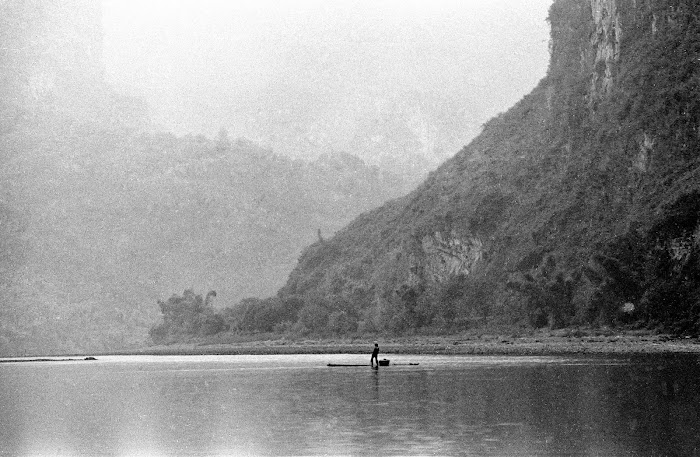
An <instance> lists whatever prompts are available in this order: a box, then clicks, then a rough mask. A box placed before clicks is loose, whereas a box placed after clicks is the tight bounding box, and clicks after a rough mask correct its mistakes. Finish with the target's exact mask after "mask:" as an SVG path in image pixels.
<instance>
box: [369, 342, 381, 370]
mask: <svg viewBox="0 0 700 457" xmlns="http://www.w3.org/2000/svg"><path fill="white" fill-rule="evenodd" d="M378 355H379V343H374V351H372V358H371V359H369V364H370V365H372V368H374V363H375V362H376V363H377V368H379V360H377V356H378Z"/></svg>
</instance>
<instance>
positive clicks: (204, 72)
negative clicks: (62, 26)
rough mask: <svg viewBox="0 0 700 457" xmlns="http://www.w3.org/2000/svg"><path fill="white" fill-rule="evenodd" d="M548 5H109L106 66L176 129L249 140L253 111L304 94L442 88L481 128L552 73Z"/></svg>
mask: <svg viewBox="0 0 700 457" xmlns="http://www.w3.org/2000/svg"><path fill="white" fill-rule="evenodd" d="M551 3H552V1H551V0H457V1H438V0H429V1H407V0H400V1H340V0H306V1H301V0H296V1H270V0H263V1H260V0H256V1H227V0H208V1H207V0H196V1H189V0H186V1H173V0H149V1H142V0H104V13H103V16H104V27H105V48H104V55H105V61H106V62H105V63H106V71H107V77H108V80H109V81H110V82H111V83H113V84H115V85H116V86H117V87H130V88H132V89H134V90H135V91H136V92H138V93H141V94H143V95H145V96H146V97H147V99H148V101H149V102H150V103H151V105H152V107H153V114H154V117H155V118H156V120H157V121H158V122H159V123H161V124H162V125H164V126H166V127H168V128H171V129H174V130H176V131H178V132H179V133H184V132H187V131H190V132H194V133H198V132H201V131H204V133H207V134H211V133H212V132H215V131H216V130H218V128H219V127H220V126H221V125H224V126H226V127H227V128H229V130H230V131H232V133H233V135H235V136H237V135H239V134H242V135H244V134H245V133H246V132H245V130H246V117H250V116H251V115H252V114H251V113H253V112H254V111H255V110H256V109H268V110H269V109H275V107H276V106H277V104H279V105H281V106H291V105H293V104H294V103H296V102H297V101H298V99H299V96H298V94H299V93H304V94H307V95H305V97H306V98H305V100H306V102H305V103H310V106H306V105H304V106H302V107H301V109H307V108H308V109H314V104H316V103H317V102H314V100H316V101H318V103H319V104H323V103H344V104H347V103H348V100H349V99H352V97H353V94H358V96H359V95H361V94H367V93H372V94H378V95H379V96H384V95H391V94H392V93H397V92H405V91H408V90H415V91H418V92H426V93H434V94H438V95H439V96H441V97H451V98H454V99H455V100H459V101H460V102H462V103H464V104H465V105H470V106H469V111H470V112H471V113H474V114H473V116H474V117H478V118H479V119H475V120H474V121H475V122H478V123H479V124H480V123H483V122H484V121H486V120H487V119H488V118H489V117H491V116H493V115H494V114H496V113H498V112H500V111H504V110H505V109H507V108H508V107H509V106H511V105H512V104H513V103H514V102H515V101H517V100H518V99H519V98H521V97H522V96H523V95H524V94H526V93H527V92H529V91H530V90H531V89H532V88H533V87H534V85H535V84H536V83H537V81H538V80H539V79H540V78H541V77H543V76H544V74H545V71H546V67H547V63H548V57H549V54H548V40H549V27H548V24H547V22H546V17H547V10H548V8H549V6H550V4H551ZM290 94H296V95H290ZM341 95H342V96H341ZM309 100H312V101H311V102H309Z"/></svg>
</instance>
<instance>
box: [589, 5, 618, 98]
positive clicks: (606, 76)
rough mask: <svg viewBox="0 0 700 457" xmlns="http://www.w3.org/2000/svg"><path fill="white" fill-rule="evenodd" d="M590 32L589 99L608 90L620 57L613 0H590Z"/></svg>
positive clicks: (602, 94)
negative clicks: (591, 22)
mask: <svg viewBox="0 0 700 457" xmlns="http://www.w3.org/2000/svg"><path fill="white" fill-rule="evenodd" d="M591 14H592V19H593V33H592V34H591V47H590V50H591V53H592V54H593V75H592V77H591V88H590V96H591V101H594V100H596V99H599V98H601V97H604V96H606V95H608V94H610V91H611V89H612V86H613V79H614V66H615V63H616V62H617V61H618V59H619V58H620V41H621V40H622V23H621V21H620V14H619V13H618V10H617V0H591Z"/></svg>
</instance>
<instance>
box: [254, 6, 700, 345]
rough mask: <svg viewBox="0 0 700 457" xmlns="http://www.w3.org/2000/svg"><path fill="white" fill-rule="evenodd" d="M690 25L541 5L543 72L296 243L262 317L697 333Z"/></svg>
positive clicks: (381, 326)
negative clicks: (389, 197)
mask: <svg viewBox="0 0 700 457" xmlns="http://www.w3.org/2000/svg"><path fill="white" fill-rule="evenodd" d="M699 17H700V6H698V4H697V3H696V2H690V1H687V0H659V1H653V2H652V1H648V0H592V1H590V2H589V1H581V0H556V1H555V2H554V4H553V5H552V7H551V10H550V17H549V20H550V23H551V28H552V31H551V35H552V41H551V62H550V67H549V70H548V74H547V76H546V77H545V78H544V79H543V80H542V81H541V82H540V83H539V84H538V86H537V87H536V88H535V89H534V90H533V91H532V92H531V93H530V94H529V95H527V96H526V97H524V98H523V99H522V100H521V101H520V102H519V103H517V104H516V105H515V106H514V107H513V108H512V109H510V110H509V111H508V112H506V113H503V114H502V115H500V116H498V117H496V118H494V119H492V120H491V121H489V122H488V123H487V124H486V125H485V127H484V130H483V132H482V134H481V135H480V136H479V137H477V138H476V139H475V140H474V141H472V142H471V143H470V144H469V145H468V146H467V147H465V148H464V149H463V150H461V151H460V152H459V153H458V154H457V155H456V156H455V157H454V158H452V159H450V160H448V161H447V162H446V163H444V164H443V165H442V166H441V167H440V168H439V169H438V170H437V171H435V172H432V173H431V174H430V176H429V177H428V179H427V180H426V181H425V182H424V183H423V184H422V185H421V186H420V187H419V188H418V189H416V190H415V191H413V192H411V193H410V194H408V195H407V196H405V197H402V198H400V199H398V200H395V201H392V202H390V203H387V204H385V205H384V206H382V207H381V208H379V209H376V210H373V211H371V212H369V213H366V214H363V215H361V216H360V217H358V218H357V219H355V220H354V221H353V222H352V223H350V224H349V225H348V226H347V227H345V228H344V229H343V230H341V231H340V232H338V233H337V234H336V235H335V236H334V237H333V238H331V239H327V240H323V241H318V242H316V243H314V244H312V245H310V246H309V247H308V248H307V249H306V250H305V251H304V254H303V255H302V256H301V258H300V260H299V263H298V265H297V267H296V268H295V269H294V270H293V271H292V273H291V275H290V277H289V280H288V282H287V284H286V285H285V286H284V287H283V288H282V289H281V290H280V291H279V294H278V297H277V298H276V300H279V303H281V304H284V303H289V305H288V306H287V309H286V311H288V312H284V306H283V305H280V306H282V308H281V309H280V312H279V313H278V315H279V316H284V319H285V320H288V321H289V322H288V324H289V325H291V326H295V328H296V329H297V330H301V331H307V332H320V333H323V332H334V333H352V332H356V331H360V332H362V331H379V332H382V331H393V332H397V333H404V332H411V331H419V330H421V329H422V330H421V331H435V332H439V331H449V330H458V329H464V328H469V327H474V326H482V325H485V324H489V323H492V324H496V323H497V324H506V325H526V326H535V327H542V326H551V327H561V326H567V325H590V324H593V325H597V324H598V325H615V324H635V325H640V326H648V327H658V328H663V329H666V330H670V331H673V332H678V333H697V332H698V331H700V301H698V297H700V277H699V275H698V271H700V268H699V267H700V265H699V262H700V224H699V217H700V179H699V178H700V156H699V155H698V154H699V152H700V149H699V146H700V106H698V105H699V104H700V77H699V76H698V75H699V74H700V27H699V26H700V23H699V22H698V21H699V20H698V18H699ZM249 314H250V313H249ZM273 323H274V322H273ZM267 324H268V325H267V326H268V327H269V324H270V323H269V322H268V323H267ZM278 324H280V323H278ZM282 327H284V326H282Z"/></svg>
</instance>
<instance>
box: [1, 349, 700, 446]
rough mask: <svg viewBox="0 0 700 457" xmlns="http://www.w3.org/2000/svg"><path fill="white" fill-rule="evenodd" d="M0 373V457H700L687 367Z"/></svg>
mask: <svg viewBox="0 0 700 457" xmlns="http://www.w3.org/2000/svg"><path fill="white" fill-rule="evenodd" d="M388 357H389V358H391V360H392V363H393V362H397V363H410V362H412V363H419V365H418V366H409V365H401V366H390V367H386V368H385V367H382V368H380V369H379V370H378V371H374V370H372V369H370V368H369V367H368V366H367V367H339V368H331V367H327V366H326V365H327V363H367V362H368V360H369V355H366V356H359V355H299V356H289V355H284V356H177V357H171V356H160V357H152V356H129V357H121V356H120V357H117V356H114V357H100V358H99V360H97V361H93V362H87V361H78V362H70V361H64V362H32V363H2V364H0V448H1V449H0V454H2V455H56V454H58V455H183V454H184V455H193V454H194V455H492V456H506V455H514V456H516V455H547V456H549V455H552V456H561V455H615V456H624V455H630V456H632V455H634V456H653V455H658V456H661V455H664V456H666V455H668V456H673V455H678V456H692V455H700V381H699V379H700V378H699V375H700V359H698V358H697V357H670V356H653V357H643V358H624V357H595V358H583V357H468V356H409V355H405V356H388Z"/></svg>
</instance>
